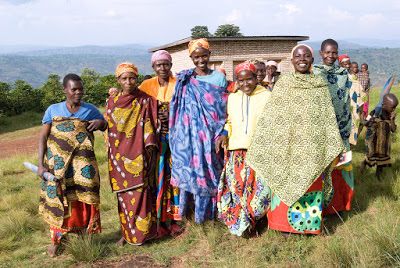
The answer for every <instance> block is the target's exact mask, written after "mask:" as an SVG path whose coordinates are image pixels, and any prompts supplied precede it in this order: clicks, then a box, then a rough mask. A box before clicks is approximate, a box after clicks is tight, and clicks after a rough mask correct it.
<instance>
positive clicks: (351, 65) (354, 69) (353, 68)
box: [350, 61, 358, 74]
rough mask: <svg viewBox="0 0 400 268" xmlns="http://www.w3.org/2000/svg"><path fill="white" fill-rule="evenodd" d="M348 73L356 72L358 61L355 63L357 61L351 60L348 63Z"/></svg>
mask: <svg viewBox="0 0 400 268" xmlns="http://www.w3.org/2000/svg"><path fill="white" fill-rule="evenodd" d="M350 73H352V74H358V63H357V62H355V61H353V62H352V63H351V64H350Z"/></svg>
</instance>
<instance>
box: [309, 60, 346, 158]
mask: <svg viewBox="0 0 400 268" xmlns="http://www.w3.org/2000/svg"><path fill="white" fill-rule="evenodd" d="M312 72H313V73H314V74H317V75H320V76H321V77H322V78H324V80H325V81H326V83H327V84H328V87H329V92H330V93H331V98H332V104H333V108H334V109H335V114H336V120H337V123H338V126H339V132H340V135H341V137H342V140H343V144H344V146H345V147H346V150H347V151H350V143H349V138H350V132H351V108H350V102H351V99H350V88H351V82H350V81H349V80H348V73H347V70H346V69H345V68H343V67H339V66H336V65H332V66H327V65H314V66H313V68H312Z"/></svg>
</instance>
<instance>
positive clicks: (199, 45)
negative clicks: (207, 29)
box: [188, 38, 211, 55]
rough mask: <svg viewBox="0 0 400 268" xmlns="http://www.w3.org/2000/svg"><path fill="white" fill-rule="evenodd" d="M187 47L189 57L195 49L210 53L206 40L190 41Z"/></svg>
mask: <svg viewBox="0 0 400 268" xmlns="http://www.w3.org/2000/svg"><path fill="white" fill-rule="evenodd" d="M188 47H189V55H192V53H193V51H195V50H196V49H197V48H204V49H206V50H208V51H210V52H211V50H210V44H209V43H208V41H207V39H206V38H199V39H195V40H192V41H190V42H189V45H188Z"/></svg>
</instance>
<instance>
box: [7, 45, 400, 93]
mask: <svg viewBox="0 0 400 268" xmlns="http://www.w3.org/2000/svg"><path fill="white" fill-rule="evenodd" d="M380 41H382V40H374V39H363V40H358V41H357V40H356V39H355V40H339V41H338V42H339V47H340V53H347V54H349V55H350V57H351V60H352V61H357V62H358V63H360V64H361V63H364V62H366V63H368V64H369V66H370V73H371V82H372V85H373V86H382V85H383V84H384V82H385V81H386V80H387V79H388V78H389V76H390V75H391V74H392V73H394V72H396V73H400V61H399V59H400V48H372V47H371V46H376V45H379V44H382V45H386V46H387V47H389V46H395V45H396V44H399V46H398V47H400V40H398V41H396V40H391V41H382V42H383V43H382V42H380ZM384 42H386V43H384ZM397 42H398V43H397ZM305 43H307V44H308V45H310V46H311V47H312V48H313V50H314V51H315V63H320V62H321V58H320V56H319V54H318V51H319V49H320V44H321V42H320V41H318V42H317V41H308V42H305ZM157 45H159V44H131V45H123V46H80V47H46V46H0V81H3V82H8V83H11V84H12V83H13V82H14V81H15V80H18V79H22V80H25V81H26V82H27V83H29V84H31V85H32V86H34V87H39V86H41V85H42V84H43V83H44V82H45V81H46V80H47V77H48V75H49V74H58V75H60V76H61V77H63V76H64V75H66V74H67V73H70V72H74V73H77V74H80V73H81V72H82V70H83V69H84V68H85V67H88V68H89V69H94V70H95V71H96V72H99V73H100V74H101V75H107V74H113V73H114V72H115V68H116V66H117V65H118V64H119V63H121V62H124V61H131V62H133V63H134V64H135V65H136V66H137V67H138V69H139V73H141V74H151V73H154V71H153V69H152V68H151V64H150V61H151V54H150V53H148V52H147V49H148V48H150V47H156V46H157Z"/></svg>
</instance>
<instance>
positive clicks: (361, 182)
mask: <svg viewBox="0 0 400 268" xmlns="http://www.w3.org/2000/svg"><path fill="white" fill-rule="evenodd" d="M392 92H393V93H395V94H396V95H397V96H399V97H400V87H399V86H397V87H394V88H392ZM379 93H380V90H379V89H373V90H371V102H370V107H374V106H375V104H376V103H377V101H378V97H379ZM399 108H400V107H398V108H397V109H396V112H397V114H400V109H399ZM33 118H40V115H37V117H36V116H34V117H33ZM399 118H400V115H398V116H397V119H396V120H397V125H398V126H399V127H400V119H399ZM19 120H20V121H21V122H22V121H23V120H27V121H26V122H22V123H21V124H23V125H24V124H26V127H24V128H23V129H21V127H18V129H16V128H15V125H16V123H15V122H16V120H13V119H8V121H7V122H9V123H8V125H7V129H6V130H5V129H2V131H1V132H0V140H2V138H3V137H4V136H5V135H8V136H7V137H9V136H10V135H11V136H18V134H19V133H20V132H21V131H29V130H31V129H37V127H38V126H37V124H38V123H32V118H31V119H29V118H28V119H26V118H25V119H21V118H20V119H19ZM30 123H32V124H33V125H32V124H30ZM39 124H40V120H39ZM18 125H20V124H18ZM13 126H14V127H13ZM399 130H400V129H399ZM392 137H393V139H392V161H393V166H392V168H390V169H385V170H384V175H383V179H382V182H379V181H377V180H376V179H375V177H374V174H375V168H367V170H366V172H365V173H364V174H363V175H361V174H360V172H359V167H360V163H361V161H362V160H363V158H364V152H365V147H364V131H363V134H362V135H361V138H360V140H359V144H358V145H357V147H355V148H353V149H354V150H353V167H354V176H355V195H354V199H353V206H352V210H351V211H348V212H343V213H342V214H341V216H340V217H338V216H336V215H332V216H327V217H325V220H324V226H325V234H324V235H317V236H302V235H291V236H289V238H288V239H287V240H286V239H285V238H284V237H282V236H281V235H280V233H279V232H276V231H272V230H267V228H266V227H265V228H263V229H262V231H261V233H260V236H259V237H256V238H251V239H246V238H239V237H235V236H233V235H231V234H230V233H229V232H228V230H227V227H226V226H225V225H224V224H223V223H221V222H219V221H215V222H214V223H211V222H208V223H206V224H203V225H199V224H196V223H193V221H190V226H191V228H190V231H189V233H188V236H187V237H185V238H184V239H173V238H170V237H168V238H163V239H160V240H153V241H150V242H148V243H146V244H144V245H142V246H130V245H125V246H124V247H121V248H117V247H116V246H115V245H114V244H115V242H116V241H117V240H118V239H119V237H120V230H119V219H118V214H117V201H116V198H115V195H114V194H112V193H111V190H110V186H109V183H108V178H107V155H106V152H105V145H104V142H103V139H102V136H101V133H96V147H95V148H96V155H97V159H98V162H99V167H100V173H101V183H102V184H101V218H102V231H103V232H102V234H101V235H97V236H94V237H90V236H86V237H84V238H80V237H74V236H71V237H70V239H69V241H70V242H69V243H68V244H67V245H66V246H65V248H64V249H63V252H62V253H61V255H59V256H57V257H56V258H53V259H51V258H49V257H48V256H47V255H44V254H43V253H44V252H45V251H46V250H47V247H48V245H49V243H50V235H49V230H48V225H47V224H46V223H44V221H43V220H42V218H41V216H40V215H38V214H37V206H38V198H39V189H40V180H39V178H38V177H37V176H36V175H35V174H33V173H32V172H30V171H28V170H26V169H25V167H24V166H23V164H22V163H23V162H24V161H29V162H31V163H37V156H36V154H30V155H22V156H16V157H10V158H5V159H1V160H0V177H1V178H0V266H1V267H22V266H26V267H68V266H69V267H73V266H80V267H90V266H98V265H100V266H101V265H103V266H110V265H112V264H116V263H117V264H121V260H128V259H130V258H135V259H137V263H140V260H142V259H143V258H145V259H146V260H147V263H144V265H142V266H146V265H147V266H150V265H166V266H168V265H171V266H179V267H193V266H194V267H205V266H216V267H267V266H268V267H293V266H295V267H298V266H301V267H387V266H394V267H396V266H397V267H400V222H399V221H400V212H399V211H400V154H399V152H400V136H399V134H398V133H396V134H394V135H393V136H392ZM134 262H135V261H134ZM141 263H143V262H141Z"/></svg>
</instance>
